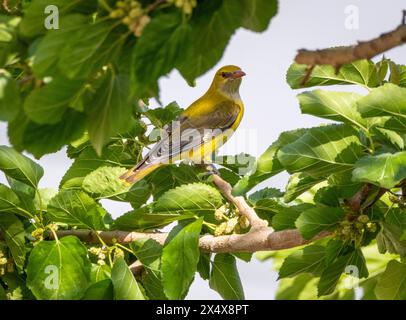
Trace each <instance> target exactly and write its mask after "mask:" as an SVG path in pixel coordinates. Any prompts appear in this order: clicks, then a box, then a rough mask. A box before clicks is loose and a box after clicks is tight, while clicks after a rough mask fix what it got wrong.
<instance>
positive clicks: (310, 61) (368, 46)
mask: <svg viewBox="0 0 406 320" xmlns="http://www.w3.org/2000/svg"><path fill="white" fill-rule="evenodd" d="M405 23H406V10H403V18H402V23H401V25H400V26H398V27H397V28H396V29H395V30H392V31H390V32H387V33H384V34H382V35H380V36H379V37H378V38H375V39H372V40H369V41H364V42H361V41H360V42H358V44H357V45H353V46H346V47H337V48H328V49H321V50H306V49H301V50H298V53H297V55H296V57H295V62H296V63H299V64H306V65H308V66H309V68H308V70H307V72H306V75H305V77H304V78H303V80H302V85H304V84H305V83H306V82H307V80H308V79H309V77H310V74H311V72H312V70H313V67H314V66H315V65H331V66H333V67H334V68H335V69H336V71H337V72H338V71H339V69H340V67H341V66H342V65H343V64H347V63H352V62H354V61H357V60H361V59H371V58H372V57H374V56H376V55H378V54H380V53H383V52H385V51H388V50H390V49H392V48H394V47H397V46H400V45H402V44H404V43H405V42H406V24H405Z"/></svg>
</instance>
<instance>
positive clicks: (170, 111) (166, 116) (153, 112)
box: [144, 101, 183, 128]
mask: <svg viewBox="0 0 406 320" xmlns="http://www.w3.org/2000/svg"><path fill="white" fill-rule="evenodd" d="M182 111H183V109H182V108H181V107H179V105H178V104H177V103H176V102H175V101H173V102H171V103H169V104H168V105H166V106H165V107H164V108H156V109H149V110H147V111H146V112H145V113H144V114H145V116H147V118H148V119H149V120H150V121H151V123H152V124H153V125H154V126H155V127H158V128H163V127H164V126H165V125H166V124H169V123H170V122H171V121H172V120H175V119H176V118H177V117H178V116H179V115H180V114H181V113H182Z"/></svg>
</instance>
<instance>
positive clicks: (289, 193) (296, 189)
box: [283, 172, 324, 202]
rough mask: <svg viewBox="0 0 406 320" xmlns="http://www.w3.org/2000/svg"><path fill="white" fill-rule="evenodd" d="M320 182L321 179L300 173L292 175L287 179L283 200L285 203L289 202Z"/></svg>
mask: <svg viewBox="0 0 406 320" xmlns="http://www.w3.org/2000/svg"><path fill="white" fill-rule="evenodd" d="M322 181H324V179H323V178H313V177H311V176H309V175H307V174H305V173H302V172H297V173H294V174H292V175H291V176H290V177H289V181H288V184H287V186H286V190H285V196H284V197H283V199H284V200H285V202H291V201H293V200H295V199H296V198H297V197H298V196H300V195H301V194H303V193H304V192H306V191H308V190H309V189H311V188H312V187H314V186H315V185H316V184H318V183H320V182H322Z"/></svg>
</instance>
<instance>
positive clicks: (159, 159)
mask: <svg viewBox="0 0 406 320" xmlns="http://www.w3.org/2000/svg"><path fill="white" fill-rule="evenodd" d="M243 76H245V73H244V72H243V71H242V70H241V69H240V68H239V67H237V66H232V65H230V66H225V67H222V68H220V69H219V70H218V71H217V72H216V74H215V76H214V78H213V81H212V84H211V86H210V88H209V90H207V92H206V93H205V94H204V95H203V96H202V97H200V98H199V99H197V100H196V101H195V102H193V103H192V104H191V105H190V106H189V107H188V108H187V109H186V110H184V111H183V113H182V114H181V115H180V116H179V117H178V118H177V119H176V120H174V121H173V122H172V123H171V124H170V126H166V127H165V128H164V130H163V132H164V135H163V136H162V137H161V139H160V140H159V141H158V142H157V143H156V144H155V145H154V147H153V148H152V149H151V150H150V151H149V152H148V153H147V154H146V156H145V157H144V158H143V159H142V160H141V161H140V162H139V163H138V164H137V165H136V166H135V167H133V168H132V169H131V170H129V171H128V172H126V173H125V174H124V175H122V176H121V177H120V179H123V180H125V181H127V182H128V183H135V182H137V181H139V180H141V179H142V178H144V177H145V176H147V175H148V174H149V173H151V172H152V171H154V170H156V169H157V168H159V167H160V166H162V165H165V164H169V163H174V162H175V161H179V160H183V159H188V160H191V161H193V162H195V163H210V160H209V159H211V156H212V154H213V152H214V151H215V150H216V149H217V148H219V147H220V146H221V145H222V144H224V143H225V142H226V141H227V139H228V138H229V137H230V136H231V134H232V133H233V132H234V131H235V130H236V128H237V127H238V125H239V124H240V122H241V118H242V116H243V113H244V105H243V103H242V101H241V98H240V94H239V87H240V84H241V80H242V79H241V78H242V77H243Z"/></svg>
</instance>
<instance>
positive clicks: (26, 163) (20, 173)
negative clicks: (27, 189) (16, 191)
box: [0, 146, 44, 188]
mask: <svg viewBox="0 0 406 320" xmlns="http://www.w3.org/2000/svg"><path fill="white" fill-rule="evenodd" d="M0 170H2V171H3V172H4V173H5V174H6V175H7V176H9V177H11V178H14V179H16V180H18V181H21V182H24V183H25V184H28V185H30V186H32V187H34V188H36V187H37V185H38V182H39V180H40V179H41V177H42V176H43V174H44V170H43V169H42V168H41V166H39V165H38V164H36V163H35V162H34V161H32V160H31V159H29V158H27V157H25V156H23V155H22V154H21V153H19V152H17V151H15V150H14V149H13V148H10V147H7V146H0Z"/></svg>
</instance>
